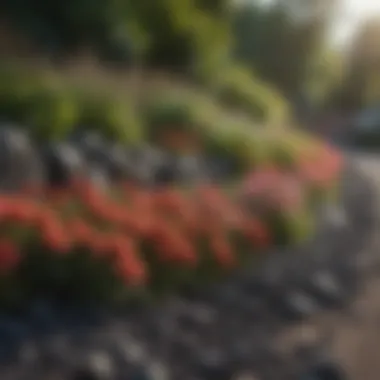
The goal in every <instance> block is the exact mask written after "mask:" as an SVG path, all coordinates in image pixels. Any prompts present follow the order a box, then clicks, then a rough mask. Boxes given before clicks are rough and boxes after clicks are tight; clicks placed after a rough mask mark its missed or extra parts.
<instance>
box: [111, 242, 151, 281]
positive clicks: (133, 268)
mask: <svg viewBox="0 0 380 380" xmlns="http://www.w3.org/2000/svg"><path fill="white" fill-rule="evenodd" d="M114 245H115V247H114V248H115V258H114V260H115V267H116V271H117V273H118V274H119V275H120V276H121V278H122V279H123V281H124V282H125V283H126V284H128V285H133V286H138V285H142V284H144V283H145V281H146V278H147V272H146V268H145V265H144V262H143V261H142V260H141V259H140V257H139V255H138V254H137V252H136V248H135V246H134V244H133V241H132V240H131V239H128V238H126V237H124V236H118V237H116V239H115V240H114Z"/></svg>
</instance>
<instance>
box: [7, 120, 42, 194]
mask: <svg viewBox="0 0 380 380" xmlns="http://www.w3.org/2000/svg"><path fill="white" fill-rule="evenodd" d="M43 185H44V169H43V164H42V162H41V159H40V157H39V154H38V151H37V148H36V147H35V146H34V145H33V143H32V141H31V139H30V138H29V136H28V135H27V133H26V132H25V131H23V130H21V129H18V128H16V127H14V126H8V125H0V189H1V190H5V191H19V190H24V189H25V188H27V187H32V188H33V189H36V188H37V189H38V188H41V187H42V186H43Z"/></svg>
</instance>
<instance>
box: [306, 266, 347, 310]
mask: <svg viewBox="0 0 380 380" xmlns="http://www.w3.org/2000/svg"><path fill="white" fill-rule="evenodd" d="M306 291H307V292H308V293H309V294H311V295H313V296H314V297H315V298H316V300H317V301H318V302H320V303H321V304H326V305H334V304H339V303H340V302H342V301H343V300H344V299H345V296H346V294H345V292H344V289H343V288H342V286H341V284H340V283H339V282H338V281H337V279H336V278H335V277H334V276H333V274H332V273H331V272H328V271H319V272H317V273H315V274H314V275H312V276H311V278H310V280H309V283H308V284H307V285H306Z"/></svg>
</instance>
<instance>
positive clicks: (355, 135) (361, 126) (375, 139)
mask: <svg viewBox="0 0 380 380" xmlns="http://www.w3.org/2000/svg"><path fill="white" fill-rule="evenodd" d="M348 130H349V142H350V143H351V145H354V146H356V145H360V146H361V145H365V146H368V147H369V146H372V147H374V146H380V107H371V108H367V109H364V110H363V111H361V112H359V113H358V114H357V115H356V116H354V118H353V119H352V121H351V122H350V123H349V128H348Z"/></svg>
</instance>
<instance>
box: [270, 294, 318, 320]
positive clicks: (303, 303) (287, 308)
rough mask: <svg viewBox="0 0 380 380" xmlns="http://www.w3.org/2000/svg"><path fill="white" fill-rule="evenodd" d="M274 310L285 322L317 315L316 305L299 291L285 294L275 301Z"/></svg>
mask: <svg viewBox="0 0 380 380" xmlns="http://www.w3.org/2000/svg"><path fill="white" fill-rule="evenodd" d="M277 302H278V303H277V305H276V304H275V305H274V307H275V309H276V310H277V311H278V312H279V315H280V316H281V317H282V318H284V319H287V320H299V319H304V318H307V317H310V316H312V315H314V314H315V313H317V312H318V311H319V310H320V308H319V306H318V304H317V303H316V302H315V301H314V299H313V298H312V297H310V296H309V295H308V294H307V293H305V292H301V291H292V292H286V293H285V294H283V295H282V296H281V297H279V299H278V300H277Z"/></svg>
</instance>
